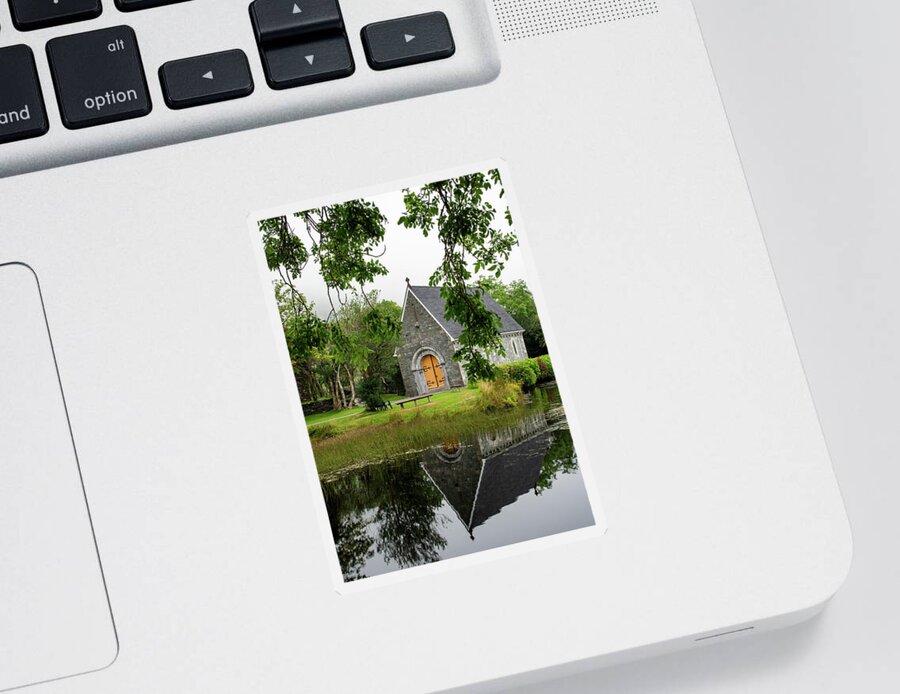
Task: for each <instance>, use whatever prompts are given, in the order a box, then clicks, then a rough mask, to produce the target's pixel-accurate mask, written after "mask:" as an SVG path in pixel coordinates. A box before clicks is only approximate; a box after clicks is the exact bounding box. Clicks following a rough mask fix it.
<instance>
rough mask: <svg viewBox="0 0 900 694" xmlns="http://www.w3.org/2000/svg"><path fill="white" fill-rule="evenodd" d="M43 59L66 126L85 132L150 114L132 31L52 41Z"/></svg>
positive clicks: (125, 29)
mask: <svg viewBox="0 0 900 694" xmlns="http://www.w3.org/2000/svg"><path fill="white" fill-rule="evenodd" d="M47 57H48V58H49V60H50V72H51V74H52V75H53V85H54V86H55V87H56V99H57V101H58V102H59V111H60V115H61V116H62V121H63V125H65V126H66V127H67V128H70V129H73V130H74V129H76V128H87V127H89V126H92V125H102V124H104V123H112V122H113V121H119V120H125V119H126V118H138V117H139V116H146V115H147V114H148V113H150V110H151V108H152V104H151V103H150V94H149V93H148V91H147V81H146V79H145V78H144V66H143V64H142V63H141V54H140V51H139V50H138V44H137V39H136V38H135V35H134V32H133V31H132V30H131V27H127V26H117V27H110V28H109V29H98V30H97V31H89V32H87V33H84V34H75V35H73V36H61V37H59V38H56V39H51V40H50V41H48V42H47Z"/></svg>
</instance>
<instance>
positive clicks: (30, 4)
mask: <svg viewBox="0 0 900 694" xmlns="http://www.w3.org/2000/svg"><path fill="white" fill-rule="evenodd" d="M9 11H10V14H12V20H13V24H15V25H16V29H18V30H19V31H31V30H32V29H43V28H44V27H52V26H56V25H57V24H68V23H69V22H80V21H81V20H83V19H93V18H94V17H99V16H100V13H101V12H102V11H103V7H102V6H101V5H100V0H9Z"/></svg>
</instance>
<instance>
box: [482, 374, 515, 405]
mask: <svg viewBox="0 0 900 694" xmlns="http://www.w3.org/2000/svg"><path fill="white" fill-rule="evenodd" d="M521 398H522V388H521V386H520V385H519V384H518V383H516V382H514V381H512V380H510V379H509V378H507V377H506V376H502V375H501V376H498V377H497V378H495V379H494V380H493V381H479V382H478V401H477V402H478V408H479V409H480V410H481V411H482V412H496V411H498V410H508V409H511V408H513V407H516V406H517V405H518V404H519V401H520V400H521Z"/></svg>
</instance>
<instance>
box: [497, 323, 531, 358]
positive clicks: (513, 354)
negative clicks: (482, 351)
mask: <svg viewBox="0 0 900 694" xmlns="http://www.w3.org/2000/svg"><path fill="white" fill-rule="evenodd" d="M524 334H525V333H524V332H523V331H521V330H520V331H519V332H515V333H506V334H504V335H501V336H500V337H501V339H502V340H503V349H504V350H505V351H506V354H504V355H500V354H494V355H492V356H491V361H492V362H493V363H494V364H508V363H509V362H511V361H521V360H522V359H527V358H528V352H527V351H526V349H525V337H524Z"/></svg>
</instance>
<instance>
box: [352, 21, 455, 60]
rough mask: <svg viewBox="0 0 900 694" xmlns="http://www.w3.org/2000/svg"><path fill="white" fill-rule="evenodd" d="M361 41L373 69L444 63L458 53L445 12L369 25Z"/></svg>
mask: <svg viewBox="0 0 900 694" xmlns="http://www.w3.org/2000/svg"><path fill="white" fill-rule="evenodd" d="M362 42H363V47H364V48H365V49H366V60H368V62H369V66H370V67H371V68H372V69H373V70H389V69H391V68H395V67H403V66H404V65H415V64H416V63H425V62H428V61H430V60H441V59H442V58H449V57H450V56H451V55H453V54H454V53H455V52H456V47H455V46H454V44H453V34H452V33H451V32H450V23H449V22H448V21H447V16H446V15H445V14H444V13H443V12H428V13H427V14H418V15H414V16H412V17H401V18H400V19H390V20H388V21H386V22H376V23H375V24H369V25H368V26H366V27H364V28H363V30H362Z"/></svg>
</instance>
